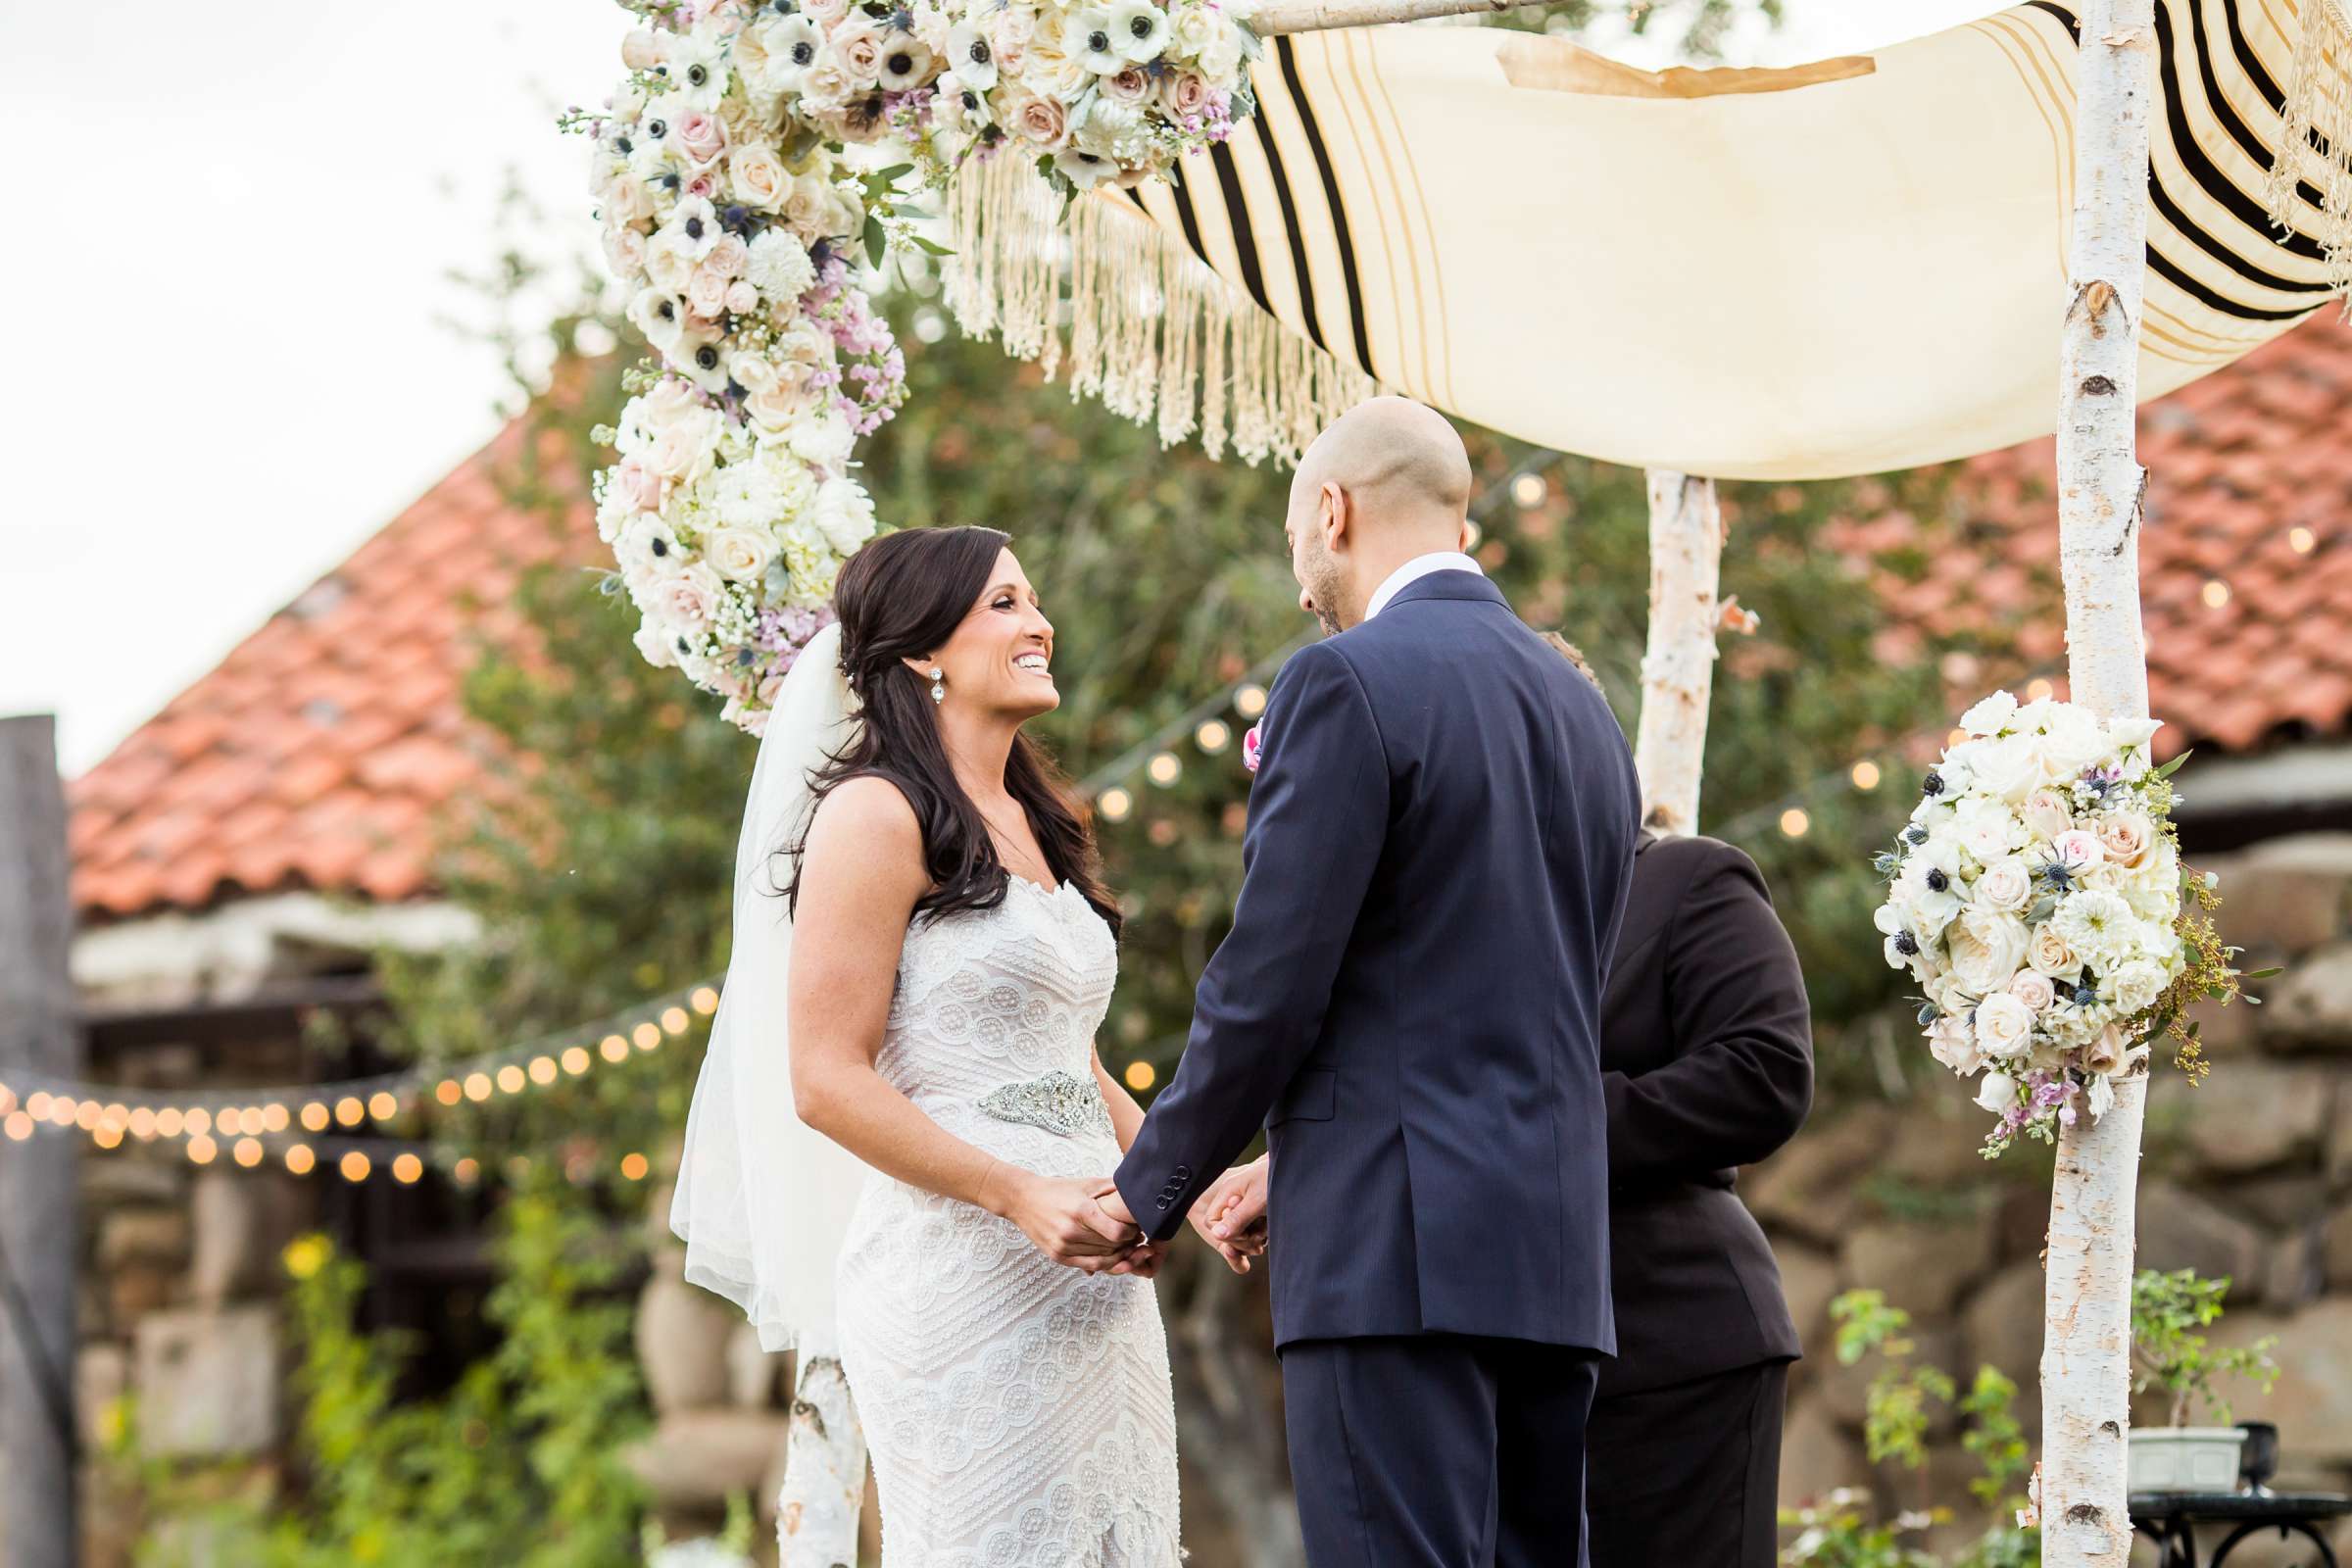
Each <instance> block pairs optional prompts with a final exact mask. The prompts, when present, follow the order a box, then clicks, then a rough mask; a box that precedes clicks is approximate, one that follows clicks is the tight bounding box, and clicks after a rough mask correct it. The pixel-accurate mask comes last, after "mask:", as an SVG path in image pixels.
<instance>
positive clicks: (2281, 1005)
mask: <svg viewBox="0 0 2352 1568" xmlns="http://www.w3.org/2000/svg"><path fill="white" fill-rule="evenodd" d="M2262 996H2263V1003H2262V1025H2261V1028H2262V1040H2263V1044H2264V1045H2266V1046H2277V1047H2278V1048H2280V1049H2284V1050H2305V1051H2338V1052H2352V943H2347V942H2339V943H2336V944H2335V945H2334V946H2332V947H2327V948H2322V949H2320V950H2319V951H2318V952H2316V953H2313V954H2311V955H2309V956H2306V957H2304V958H2303V959H2301V960H2300V961H2298V962H2297V963H2295V964H2294V965H2293V966H2292V967H2290V968H2289V969H2288V970H2287V971H2286V973H2284V974H2282V975H2280V976H2278V978H2277V979H2276V980H2271V981H2267V982H2265V983H2264V985H2263V993H2262Z"/></svg>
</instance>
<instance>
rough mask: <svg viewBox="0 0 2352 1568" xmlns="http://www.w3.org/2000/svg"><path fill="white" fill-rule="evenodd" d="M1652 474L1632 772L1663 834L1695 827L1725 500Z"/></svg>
mask: <svg viewBox="0 0 2352 1568" xmlns="http://www.w3.org/2000/svg"><path fill="white" fill-rule="evenodd" d="M1648 479H1649V643H1648V646H1647V647H1646V648H1645V649H1644V650H1643V651H1642V722H1641V727H1640V729H1639V731H1638V732H1637V734H1636V737H1635V740H1634V771H1635V773H1637V774H1638V775H1639V776H1640V777H1641V780H1642V825H1643V826H1644V827H1648V828H1651V829H1653V830H1654V831H1656V832H1659V833H1665V834H1690V833H1695V832H1697V831H1698V777H1699V763H1700V761H1701V760H1702V759H1703V758H1704V756H1705V753H1706V745H1707V699H1708V697H1709V696H1710V695H1711V694H1712V693H1713V691H1714V686H1715V627H1716V623H1717V621H1718V620H1719V619H1720V618H1721V615H1722V609H1721V607H1720V606H1719V605H1718V604H1717V602H1716V597H1715V596H1716V590H1717V588H1718V586H1719V585H1720V578H1721V570H1722V565H1723V508H1722V506H1721V505H1720V504H1719V503H1718V502H1717V500H1716V497H1715V481H1714V480H1712V479H1701V478H1698V477H1696V476H1694V475H1691V474H1687V473H1676V472H1673V471H1672V470H1670V469H1666V468H1652V469H1650V470H1649V472H1648Z"/></svg>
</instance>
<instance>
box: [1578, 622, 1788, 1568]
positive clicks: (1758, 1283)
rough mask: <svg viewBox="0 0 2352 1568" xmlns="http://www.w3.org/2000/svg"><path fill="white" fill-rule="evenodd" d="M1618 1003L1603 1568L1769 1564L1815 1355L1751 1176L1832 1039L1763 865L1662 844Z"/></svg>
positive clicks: (1619, 957) (1624, 932) (1591, 1490)
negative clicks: (1740, 1191) (1794, 1386)
mask: <svg viewBox="0 0 2352 1568" xmlns="http://www.w3.org/2000/svg"><path fill="white" fill-rule="evenodd" d="M1553 645H1554V646H1555V647H1556V648H1559V649H1560V650H1561V651H1562V652H1563V653H1564V654H1566V655H1568V657H1569V658H1570V659H1571V660H1572V662H1576V663H1577V664H1578V665H1579V666H1580V667H1582V664H1583V661H1582V660H1581V659H1579V658H1577V657H1576V655H1575V652H1574V650H1573V649H1571V648H1569V647H1568V645H1567V644H1565V643H1564V642H1560V641H1558V640H1557V639H1553ZM1588 673H1590V672H1589V671H1588ZM1602 997H1603V1000H1602V1003H1601V1028H1600V1065H1601V1089H1602V1095H1603V1099H1604V1103H1605V1105H1606V1107H1607V1116H1608V1130H1609V1133H1608V1136H1609V1258H1610V1273H1611V1280H1610V1284H1611V1288H1612V1291H1613V1293H1614V1297H1615V1303H1616V1308H1617V1358H1616V1359H1615V1360H1613V1361H1607V1362H1603V1363H1602V1365H1601V1372H1600V1387H1599V1390H1598V1392H1597V1395H1596V1397H1595V1398H1594V1401H1593V1415H1592V1421H1591V1425H1590V1426H1589V1427H1588V1429H1587V1446H1586V1450H1585V1451H1586V1455H1587V1458H1586V1472H1585V1492H1586V1497H1587V1502H1586V1508H1587V1511H1588V1513H1589V1514H1590V1517H1591V1540H1592V1568H1653V1565H1659V1564H1667V1563H1671V1564H1674V1565H1675V1568H1771V1564H1772V1562H1773V1558H1774V1543H1775V1526H1776V1522H1777V1514H1778V1496H1779V1480H1780V1455H1781V1416H1782V1401H1783V1397H1784V1394H1785V1392H1786V1386H1787V1382H1788V1374H1789V1362H1790V1361H1793V1360H1795V1359H1796V1357H1797V1354H1798V1347H1797V1341H1796V1328H1795V1325H1794V1324H1793V1323H1792V1322H1791V1321H1790V1319H1789V1305H1788V1302H1787V1300H1786V1299H1784V1298H1783V1296H1782V1294H1781V1275H1780V1269H1779V1267H1778V1266H1777V1265H1776V1264H1775V1263H1774V1262H1773V1257H1772V1249H1771V1247H1770V1246H1769V1245H1768V1244H1767V1243H1766V1242H1765V1240H1764V1232H1763V1230H1762V1229H1761V1228H1760V1227H1759V1226H1758V1225H1757V1224H1756V1221H1755V1218H1754V1216H1752V1215H1751V1214H1749V1213H1748V1211H1747V1208H1746V1205H1744V1204H1742V1203H1741V1202H1740V1199H1739V1197H1738V1195H1737V1194H1736V1193H1735V1192H1734V1191H1733V1180H1734V1175H1735V1172H1736V1171H1737V1169H1738V1167H1740V1166H1741V1165H1749V1164H1753V1163H1755V1162H1756V1161H1757V1160H1760V1159H1762V1158H1763V1157H1764V1156H1765V1155H1767V1154H1770V1153H1771V1152H1773V1151H1774V1150H1776V1149H1779V1148H1780V1147H1781V1146H1782V1145H1783V1144H1784V1143H1787V1142H1788V1141H1789V1138H1790V1136H1792V1135H1793V1134H1794V1133H1795V1132H1796V1130H1797V1128H1798V1127H1799V1126H1801V1125H1802V1124H1803V1122H1804V1119H1805V1112H1806V1110H1807V1109H1808V1108H1809V1106H1810V1105H1811V1103H1812V1099H1813V1036H1812V1024H1811V1014H1810V1009H1809V1008H1808V1007H1807V1005H1806V1002H1805V983H1804V975H1803V973H1802V972H1801V971H1800V970H1799V968H1798V966H1797V961H1796V950H1795V949H1794V948H1792V947H1791V946H1790V945H1789V935H1788V933H1787V932H1786V931H1785V930H1783V929H1782V927H1781V922H1780V917H1779V916H1778V915H1776V914H1774V912H1773V908H1772V897H1771V895H1770V893H1768V892H1767V891H1766V889H1765V886H1764V878H1763V876H1762V874H1761V873H1759V872H1758V871H1757V869H1756V866H1755V862H1754V861H1752V860H1750V859H1749V858H1747V857H1746V856H1745V855H1743V854H1741V853H1740V851H1739V850H1737V849H1735V848H1733V847H1732V846H1731V845H1729V844H1724V843H1721V842H1719V841H1717V840H1715V839H1708V838H1667V837H1661V836H1659V835H1658V834H1655V833H1652V832H1648V831H1646V830H1645V831H1644V832H1643V833H1642V835H1641V837H1640V838H1639V839H1637V840H1636V841H1635V849H1634V880H1633V889H1632V892H1631V894H1630V895H1629V896H1628V900H1627V904H1626V910H1625V923H1624V925H1623V926H1622V927H1620V929H1619V932H1618V938H1617V953H1616V957H1615V960H1614V961H1613V962H1612V963H1611V965H1610V969H1609V984H1608V989H1607V990H1606V991H1605V992H1604V993H1603V994H1602Z"/></svg>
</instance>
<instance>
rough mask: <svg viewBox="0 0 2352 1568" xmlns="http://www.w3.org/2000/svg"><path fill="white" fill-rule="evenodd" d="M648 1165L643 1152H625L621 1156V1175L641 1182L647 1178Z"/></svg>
mask: <svg viewBox="0 0 2352 1568" xmlns="http://www.w3.org/2000/svg"><path fill="white" fill-rule="evenodd" d="M647 1169H648V1167H647V1165H646V1161H645V1156H644V1155H643V1154H623V1155H621V1156H620V1173H621V1175H623V1176H625V1177H627V1178H628V1179H629V1180H630V1181H633V1182H641V1181H643V1180H645V1173H646V1170H647Z"/></svg>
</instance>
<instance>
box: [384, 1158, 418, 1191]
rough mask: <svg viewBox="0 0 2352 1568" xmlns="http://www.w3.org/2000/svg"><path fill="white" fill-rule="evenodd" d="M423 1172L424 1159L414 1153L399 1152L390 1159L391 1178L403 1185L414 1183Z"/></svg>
mask: <svg viewBox="0 0 2352 1568" xmlns="http://www.w3.org/2000/svg"><path fill="white" fill-rule="evenodd" d="M423 1174H424V1161H423V1160H421V1159H418V1158H417V1156H416V1155H415V1154H401V1155H398V1156H397V1157H395V1158H394V1159H393V1161H392V1179H393V1180H394V1181H396V1182H398V1183H400V1184H401V1185H402V1186H403V1187H408V1186H412V1185H414V1184H415V1182H416V1180H417V1177H419V1176H422V1175H423Z"/></svg>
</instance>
